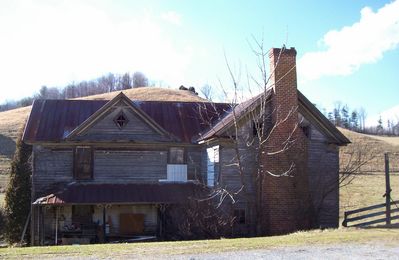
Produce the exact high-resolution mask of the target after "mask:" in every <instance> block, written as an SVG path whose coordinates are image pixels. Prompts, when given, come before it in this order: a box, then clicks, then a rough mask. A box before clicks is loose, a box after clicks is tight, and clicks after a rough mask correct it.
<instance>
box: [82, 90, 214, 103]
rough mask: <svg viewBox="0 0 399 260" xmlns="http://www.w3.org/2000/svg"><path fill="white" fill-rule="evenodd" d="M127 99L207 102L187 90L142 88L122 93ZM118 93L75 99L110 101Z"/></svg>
mask: <svg viewBox="0 0 399 260" xmlns="http://www.w3.org/2000/svg"><path fill="white" fill-rule="evenodd" d="M122 92H123V93H124V94H125V95H126V96H127V97H129V98H130V99H132V100H142V101H180V102H207V101H208V100H206V99H203V98H201V97H199V96H197V95H195V94H194V93H192V92H190V91H187V90H175V89H167V88H155V87H143V88H134V89H128V90H124V91H122ZM119 93H120V91H114V92H111V93H104V94H99V95H93V96H89V97H82V98H77V99H90V100H110V99H112V98H113V97H115V96H116V95H117V94H119Z"/></svg>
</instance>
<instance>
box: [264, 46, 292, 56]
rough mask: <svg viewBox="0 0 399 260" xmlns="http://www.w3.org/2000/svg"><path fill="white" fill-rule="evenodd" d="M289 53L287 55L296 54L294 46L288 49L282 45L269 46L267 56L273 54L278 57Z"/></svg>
mask: <svg viewBox="0 0 399 260" xmlns="http://www.w3.org/2000/svg"><path fill="white" fill-rule="evenodd" d="M280 52H281V55H289V56H294V57H295V56H296V50H295V48H294V47H291V48H289V49H287V48H285V46H283V48H271V50H270V52H269V57H272V56H275V57H278V56H279V55H280Z"/></svg>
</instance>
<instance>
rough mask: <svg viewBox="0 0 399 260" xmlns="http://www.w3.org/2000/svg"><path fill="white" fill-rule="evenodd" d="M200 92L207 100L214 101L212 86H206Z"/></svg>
mask: <svg viewBox="0 0 399 260" xmlns="http://www.w3.org/2000/svg"><path fill="white" fill-rule="evenodd" d="M200 92H201V94H202V95H204V97H205V98H206V99H208V100H209V101H212V96H213V90H212V86H211V85H209V84H205V85H203V86H202V87H201V88H200Z"/></svg>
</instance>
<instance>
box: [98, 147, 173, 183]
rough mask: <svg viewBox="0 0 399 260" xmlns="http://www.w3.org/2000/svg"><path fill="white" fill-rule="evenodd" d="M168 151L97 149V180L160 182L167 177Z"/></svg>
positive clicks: (108, 181) (109, 181)
mask: <svg viewBox="0 0 399 260" xmlns="http://www.w3.org/2000/svg"><path fill="white" fill-rule="evenodd" d="M167 158H168V156H167V151H112V150H95V152H94V174H93V178H94V181H95V182H103V183H115V182H123V183H127V182H130V183H132V182H158V180H159V179H166V165H167Z"/></svg>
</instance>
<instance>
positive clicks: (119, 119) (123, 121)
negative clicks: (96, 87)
mask: <svg viewBox="0 0 399 260" xmlns="http://www.w3.org/2000/svg"><path fill="white" fill-rule="evenodd" d="M114 122H115V124H116V126H118V127H119V129H122V128H123V127H125V126H126V125H127V123H128V122H129V120H127V117H126V115H125V114H124V113H123V112H120V113H119V114H118V115H117V116H116V117H115V118H114Z"/></svg>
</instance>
